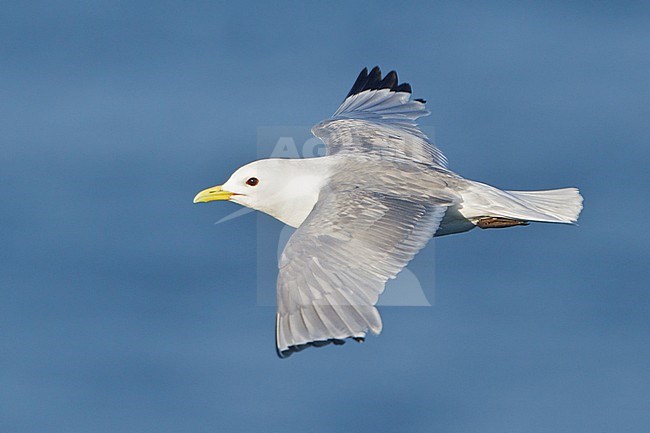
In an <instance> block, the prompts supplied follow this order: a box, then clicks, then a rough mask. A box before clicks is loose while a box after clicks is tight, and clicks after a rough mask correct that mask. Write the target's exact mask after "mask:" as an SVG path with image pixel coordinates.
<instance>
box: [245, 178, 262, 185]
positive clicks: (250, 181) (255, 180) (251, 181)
mask: <svg viewBox="0 0 650 433" xmlns="http://www.w3.org/2000/svg"><path fill="white" fill-rule="evenodd" d="M258 183H260V180H259V179H258V178H256V177H251V178H250V179H248V180H247V181H246V185H249V186H255V185H257V184H258Z"/></svg>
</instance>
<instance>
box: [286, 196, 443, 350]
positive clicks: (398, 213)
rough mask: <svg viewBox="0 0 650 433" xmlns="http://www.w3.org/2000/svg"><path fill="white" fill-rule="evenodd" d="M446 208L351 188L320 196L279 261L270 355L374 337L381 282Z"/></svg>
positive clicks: (431, 229) (434, 225)
mask: <svg viewBox="0 0 650 433" xmlns="http://www.w3.org/2000/svg"><path fill="white" fill-rule="evenodd" d="M450 204H451V202H450V201H447V200H445V199H440V200H437V201H436V199H432V198H430V197H429V198H426V199H420V200H412V199H405V198H400V197H399V196H396V195H395V196H391V195H384V194H378V193H371V192H362V191H360V190H358V189H350V190H347V191H346V190H340V189H339V190H335V189H329V190H325V191H323V192H321V197H320V198H319V201H318V202H317V204H316V206H315V207H314V210H313V211H312V213H311V214H310V215H309V217H308V218H307V219H306V220H305V222H304V223H303V224H302V225H301V226H300V228H299V229H298V230H297V231H296V232H295V233H294V234H293V236H292V237H291V239H290V240H289V242H288V243H287V246H286V247H285V249H284V252H283V253H282V257H281V260H280V265H279V266H280V272H279V276H278V293H277V296H278V313H277V321H276V345H277V351H278V355H280V357H286V356H289V355H290V354H292V353H293V352H295V351H298V350H302V349H303V348H305V347H308V346H320V345H323V344H327V343H338V344H342V343H343V340H344V339H345V338H348V337H353V338H356V339H363V338H364V337H365V335H366V332H367V331H368V330H370V331H371V332H372V333H374V334H378V333H379V332H380V331H381V328H382V323H381V318H380V316H379V312H378V311H377V309H376V308H375V306H374V305H375V304H376V302H377V299H378V297H379V295H380V293H381V292H382V291H383V290H384V285H385V283H386V281H387V280H388V279H389V278H394V277H395V275H397V273H399V271H400V270H401V269H402V268H403V267H404V266H406V264H407V263H408V262H409V261H410V260H411V259H412V258H413V257H414V256H415V254H416V253H417V252H418V251H419V250H420V249H421V248H423V247H424V246H425V245H426V243H427V242H428V241H429V239H431V237H432V236H433V234H434V233H435V231H436V229H437V228H438V226H439V224H440V220H441V219H442V217H443V215H444V213H445V211H446V209H447V206H449V205H450Z"/></svg>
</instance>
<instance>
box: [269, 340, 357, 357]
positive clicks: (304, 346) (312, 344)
mask: <svg viewBox="0 0 650 433" xmlns="http://www.w3.org/2000/svg"><path fill="white" fill-rule="evenodd" d="M347 339H352V340H354V341H356V342H357V343H363V342H364V341H365V340H366V339H365V338H364V337H348V338H347ZM345 341H346V339H340V338H330V339H329V340H318V341H311V342H309V343H305V344H296V345H295V346H289V347H288V348H286V349H285V350H280V349H278V348H277V347H276V349H275V352H276V353H277V354H278V357H280V358H282V359H284V358H288V357H289V356H291V355H293V354H294V353H296V352H300V351H303V350H305V349H307V348H308V347H323V346H327V345H329V344H333V345H335V346H341V345H343V344H345Z"/></svg>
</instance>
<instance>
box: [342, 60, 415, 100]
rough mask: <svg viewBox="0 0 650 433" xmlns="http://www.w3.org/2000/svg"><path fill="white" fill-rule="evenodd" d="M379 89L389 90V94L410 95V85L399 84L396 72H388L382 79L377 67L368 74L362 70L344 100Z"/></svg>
mask: <svg viewBox="0 0 650 433" xmlns="http://www.w3.org/2000/svg"><path fill="white" fill-rule="evenodd" d="M379 89H390V91H391V92H404V93H411V85H410V84H409V83H402V84H399V81H398V78H397V72H395V71H390V72H389V73H388V74H386V76H385V77H384V78H383V79H382V77H381V69H379V66H375V67H374V68H372V70H371V71H370V72H368V68H363V70H362V71H361V73H360V74H359V76H358V77H357V80H356V81H355V82H354V84H353V85H352V88H351V89H350V91H349V92H348V94H347V96H346V97H345V98H346V99H347V98H349V97H350V96H352V95H356V94H358V93H361V92H365V91H366V90H379Z"/></svg>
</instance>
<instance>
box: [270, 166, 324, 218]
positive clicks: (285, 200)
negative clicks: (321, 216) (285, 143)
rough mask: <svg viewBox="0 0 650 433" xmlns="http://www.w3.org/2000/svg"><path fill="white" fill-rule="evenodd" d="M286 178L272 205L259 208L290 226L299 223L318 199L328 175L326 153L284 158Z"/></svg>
mask: <svg viewBox="0 0 650 433" xmlns="http://www.w3.org/2000/svg"><path fill="white" fill-rule="evenodd" d="M286 165H287V173H288V174H290V176H287V178H288V179H287V182H286V184H285V185H284V187H283V188H282V189H281V190H280V191H278V194H277V195H276V197H275V200H274V202H275V203H274V206H273V207H272V208H267V209H259V210H261V211H262V212H265V213H267V214H269V215H271V216H272V217H274V218H277V219H279V220H280V221H282V222H283V223H285V224H287V225H290V226H292V227H299V226H300V225H301V224H302V223H303V221H304V220H305V219H306V218H307V216H308V215H309V213H310V212H311V211H312V209H313V208H314V205H315V204H316V202H317V201H318V196H319V194H320V191H321V189H322V188H323V186H324V185H325V184H326V182H327V180H328V178H329V176H330V171H331V170H330V166H331V164H330V161H329V157H321V158H308V159H296V160H293V159H291V160H286Z"/></svg>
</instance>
